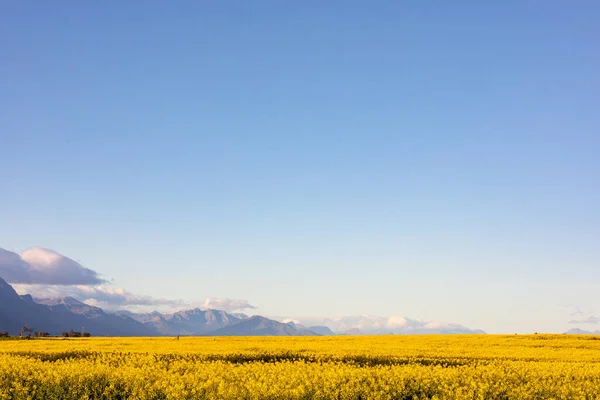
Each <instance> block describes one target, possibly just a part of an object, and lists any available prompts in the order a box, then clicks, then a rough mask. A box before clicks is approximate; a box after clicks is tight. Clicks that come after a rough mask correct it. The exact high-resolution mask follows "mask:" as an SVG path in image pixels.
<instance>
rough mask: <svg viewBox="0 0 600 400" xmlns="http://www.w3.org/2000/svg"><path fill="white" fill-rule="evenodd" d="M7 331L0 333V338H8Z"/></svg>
mask: <svg viewBox="0 0 600 400" xmlns="http://www.w3.org/2000/svg"><path fill="white" fill-rule="evenodd" d="M9 336H10V335H9V334H8V331H4V332H0V337H9Z"/></svg>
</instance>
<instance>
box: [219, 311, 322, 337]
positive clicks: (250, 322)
mask: <svg viewBox="0 0 600 400" xmlns="http://www.w3.org/2000/svg"><path fill="white" fill-rule="evenodd" d="M210 335H211V336H319V335H317V334H316V333H314V332H311V331H309V330H308V329H303V328H301V327H296V326H293V325H291V324H290V323H283V322H278V321H275V320H272V319H268V318H265V317H261V316H260V315H255V316H253V317H250V318H248V319H243V320H240V321H238V322H236V323H234V324H232V325H229V326H226V327H224V328H221V329H218V330H216V331H214V332H212V333H211V334H210Z"/></svg>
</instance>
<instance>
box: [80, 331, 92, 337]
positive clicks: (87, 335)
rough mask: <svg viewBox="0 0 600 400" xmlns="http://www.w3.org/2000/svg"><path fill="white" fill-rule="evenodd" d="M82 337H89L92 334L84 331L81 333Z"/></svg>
mask: <svg viewBox="0 0 600 400" xmlns="http://www.w3.org/2000/svg"><path fill="white" fill-rule="evenodd" d="M81 336H83V337H90V336H92V335H91V334H90V333H89V332H84V333H83V335H81Z"/></svg>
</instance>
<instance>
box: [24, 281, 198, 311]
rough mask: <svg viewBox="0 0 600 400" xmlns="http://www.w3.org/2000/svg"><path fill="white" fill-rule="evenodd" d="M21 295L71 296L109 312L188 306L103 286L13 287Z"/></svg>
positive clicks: (44, 296) (37, 296)
mask: <svg viewBox="0 0 600 400" xmlns="http://www.w3.org/2000/svg"><path fill="white" fill-rule="evenodd" d="M13 287H14V288H15V290H16V291H17V292H18V293H20V294H24V293H30V294H32V295H33V296H34V297H36V298H56V297H66V296H70V297H73V298H75V299H77V300H79V301H83V302H85V303H88V304H91V305H94V306H98V307H101V308H106V309H108V310H112V309H117V308H122V307H127V306H154V307H160V306H166V307H180V306H186V305H187V304H186V303H184V302H183V301H181V300H169V299H160V298H155V297H152V296H145V295H138V294H134V293H131V292H129V291H127V290H125V289H122V288H112V287H109V286H106V285H101V286H86V285H74V286H53V285H24V284H15V285H13Z"/></svg>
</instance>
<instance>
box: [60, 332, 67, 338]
mask: <svg viewBox="0 0 600 400" xmlns="http://www.w3.org/2000/svg"><path fill="white" fill-rule="evenodd" d="M61 336H62V337H69V332H63V333H62V334H61Z"/></svg>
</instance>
